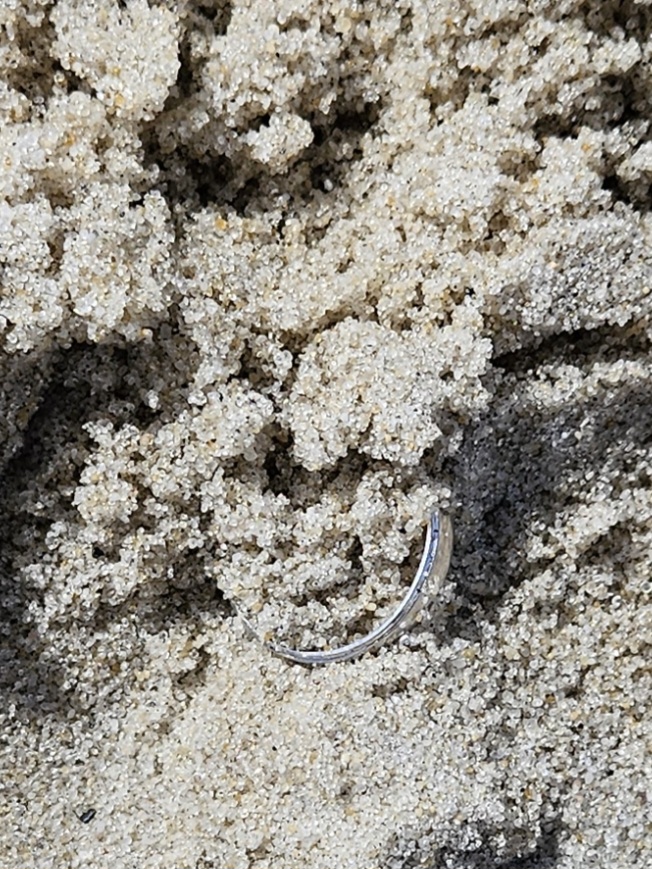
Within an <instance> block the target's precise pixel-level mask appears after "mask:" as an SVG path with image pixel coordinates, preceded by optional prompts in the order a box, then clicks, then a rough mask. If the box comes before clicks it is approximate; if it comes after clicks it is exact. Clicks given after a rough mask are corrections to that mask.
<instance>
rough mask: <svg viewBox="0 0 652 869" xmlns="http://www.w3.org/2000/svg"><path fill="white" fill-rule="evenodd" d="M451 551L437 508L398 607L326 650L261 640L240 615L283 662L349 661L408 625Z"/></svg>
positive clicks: (447, 527)
mask: <svg viewBox="0 0 652 869" xmlns="http://www.w3.org/2000/svg"><path fill="white" fill-rule="evenodd" d="M452 551H453V525H452V522H451V520H450V518H449V517H448V516H447V515H446V514H445V513H440V512H439V511H438V510H435V512H434V513H433V514H432V516H431V517H430V519H429V521H428V525H427V528H426V542H425V546H424V549H423V555H422V556H421V561H420V562H419V567H418V568H417V572H416V575H415V577H414V579H413V580H412V585H411V586H410V587H409V589H408V590H407V592H406V594H405V597H404V598H403V600H402V601H401V603H400V605H399V606H398V608H397V609H396V610H395V611H394V612H393V613H391V615H389V616H388V617H387V618H386V619H385V620H384V621H383V622H381V623H380V624H379V625H378V627H376V628H374V630H373V631H370V632H369V633H368V634H366V636H364V637H361V638H360V639H359V640H355V641H354V642H352V643H348V644H347V645H345V646H339V647H338V648H336V649H327V650H326V651H323V652H322V651H317V650H307V649H291V648H289V647H288V646H284V645H282V644H280V643H275V642H274V641H273V640H268V641H265V640H262V639H261V637H260V636H259V635H258V633H257V631H256V629H255V628H254V627H253V625H252V624H251V622H250V621H249V620H248V619H247V618H246V617H245V616H243V615H242V614H240V617H241V619H242V621H243V622H244V624H245V627H246V628H247V630H248V631H249V632H250V633H251V634H252V635H253V636H254V637H255V638H256V639H258V640H259V641H260V642H262V643H263V645H265V646H267V648H268V649H269V650H270V652H272V654H274V655H277V656H278V657H279V658H284V659H285V660H286V661H292V662H293V663H295V664H306V665H315V664H334V663H337V662H339V661H349V660H351V659H352V658H357V657H359V656H360V655H363V654H364V653H365V652H368V651H370V650H371V649H375V648H377V647H378V646H381V645H383V644H384V643H388V642H390V641H391V640H393V639H395V638H396V637H397V636H398V635H399V634H401V633H402V632H403V631H404V630H405V629H406V628H407V627H409V626H410V625H412V624H413V623H414V621H415V619H416V617H417V616H418V614H419V612H420V611H421V609H422V607H423V605H424V603H425V602H426V584H427V583H428V584H429V586H430V587H429V594H430V595H434V594H436V593H437V591H438V590H439V587H440V586H441V584H442V582H443V580H444V577H445V576H446V572H447V571H448V565H449V563H450V560H451V553H452Z"/></svg>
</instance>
